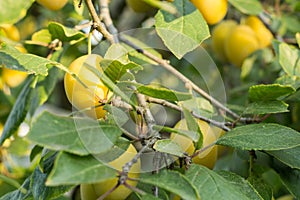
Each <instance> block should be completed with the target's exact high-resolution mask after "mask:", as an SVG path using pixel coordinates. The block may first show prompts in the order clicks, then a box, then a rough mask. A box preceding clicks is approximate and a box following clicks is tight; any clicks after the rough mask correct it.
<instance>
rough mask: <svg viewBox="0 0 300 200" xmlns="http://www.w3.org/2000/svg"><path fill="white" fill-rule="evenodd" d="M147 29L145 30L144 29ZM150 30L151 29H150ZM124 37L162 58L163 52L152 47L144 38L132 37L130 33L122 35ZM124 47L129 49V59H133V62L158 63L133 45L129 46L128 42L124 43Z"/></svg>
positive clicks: (141, 63)
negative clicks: (143, 40)
mask: <svg viewBox="0 0 300 200" xmlns="http://www.w3.org/2000/svg"><path fill="white" fill-rule="evenodd" d="M142 31H145V30H142ZM148 31H149V30H148ZM121 37H122V39H123V40H124V39H125V40H128V41H129V42H131V43H133V44H134V45H136V46H138V47H140V48H141V49H146V50H147V51H148V52H149V53H151V54H153V55H154V56H156V57H158V58H162V56H161V54H160V53H159V52H157V51H156V50H155V49H153V48H151V47H150V46H148V45H147V44H145V43H143V42H142V40H139V39H136V38H133V37H130V36H129V35H125V34H122V35H121ZM122 46H123V47H124V48H126V49H127V53H128V55H129V59H130V60H132V61H133V62H136V63H137V64H140V65H143V64H145V63H147V64H153V65H157V63H156V62H155V61H153V60H151V59H150V58H148V57H147V56H145V55H144V54H141V53H139V52H137V51H136V50H135V49H133V48H132V47H130V46H128V45H127V44H122Z"/></svg>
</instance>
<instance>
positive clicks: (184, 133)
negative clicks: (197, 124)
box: [153, 125, 199, 142]
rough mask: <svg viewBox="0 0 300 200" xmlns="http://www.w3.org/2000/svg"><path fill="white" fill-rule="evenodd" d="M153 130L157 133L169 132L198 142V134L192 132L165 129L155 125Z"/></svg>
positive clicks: (165, 127)
mask: <svg viewBox="0 0 300 200" xmlns="http://www.w3.org/2000/svg"><path fill="white" fill-rule="evenodd" d="M153 128H154V129H155V130H157V131H165V132H169V133H176V134H179V135H183V136H185V137H188V138H190V139H191V140H193V141H194V142H197V141H198V140H199V133H197V132H194V131H189V130H183V129H177V128H170V127H167V126H159V125H155V126H154V127H153Z"/></svg>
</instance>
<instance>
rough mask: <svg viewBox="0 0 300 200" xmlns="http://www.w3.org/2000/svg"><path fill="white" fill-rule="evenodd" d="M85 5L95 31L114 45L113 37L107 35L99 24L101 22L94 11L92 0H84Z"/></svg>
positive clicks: (103, 27)
mask: <svg viewBox="0 0 300 200" xmlns="http://www.w3.org/2000/svg"><path fill="white" fill-rule="evenodd" d="M85 3H86V6H87V8H88V10H89V13H90V14H91V16H92V19H93V22H94V24H93V26H94V28H95V29H97V30H98V31H99V32H100V33H102V35H103V36H104V37H105V38H106V39H107V40H109V42H110V43H112V44H113V43H115V42H116V41H115V40H114V37H113V35H112V34H111V33H109V32H108V31H107V30H106V28H105V26H104V25H103V24H102V23H101V20H100V18H99V17H98V15H97V12H96V9H95V7H94V5H93V2H92V0H85Z"/></svg>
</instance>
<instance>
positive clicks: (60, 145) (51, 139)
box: [27, 112, 122, 155]
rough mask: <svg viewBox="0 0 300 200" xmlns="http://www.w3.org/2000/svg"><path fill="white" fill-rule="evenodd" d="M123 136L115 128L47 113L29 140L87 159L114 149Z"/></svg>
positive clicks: (37, 122)
mask: <svg viewBox="0 0 300 200" xmlns="http://www.w3.org/2000/svg"><path fill="white" fill-rule="evenodd" d="M49 122H51V124H49ZM121 134H122V132H121V131H120V129H119V128H118V127H116V126H114V125H109V124H105V123H103V122H97V121H95V120H92V119H88V118H75V117H74V118H72V117H61V116H57V115H54V114H51V113H49V112H43V113H42V114H41V115H40V116H39V117H38V118H37V119H36V120H35V121H34V123H33V124H32V128H31V130H30V132H29V133H28V136H27V137H28V139H29V140H31V141H32V142H35V143H36V144H38V145H40V146H44V147H47V148H48V149H53V150H58V151H59V150H63V151H67V152H70V153H74V154H78V155H87V154H89V153H91V154H92V153H100V152H103V151H106V150H108V149H110V148H111V147H112V146H113V145H114V143H115V142H116V141H117V139H118V138H119V136H120V135H121Z"/></svg>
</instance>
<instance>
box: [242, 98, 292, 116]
mask: <svg viewBox="0 0 300 200" xmlns="http://www.w3.org/2000/svg"><path fill="white" fill-rule="evenodd" d="M288 107H289V105H288V104H286V103H284V102H283V101H257V102H253V103H250V104H249V105H248V106H247V108H246V110H245V111H244V112H243V113H244V114H255V115H257V114H268V113H283V112H289V110H288V109H287V108H288Z"/></svg>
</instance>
